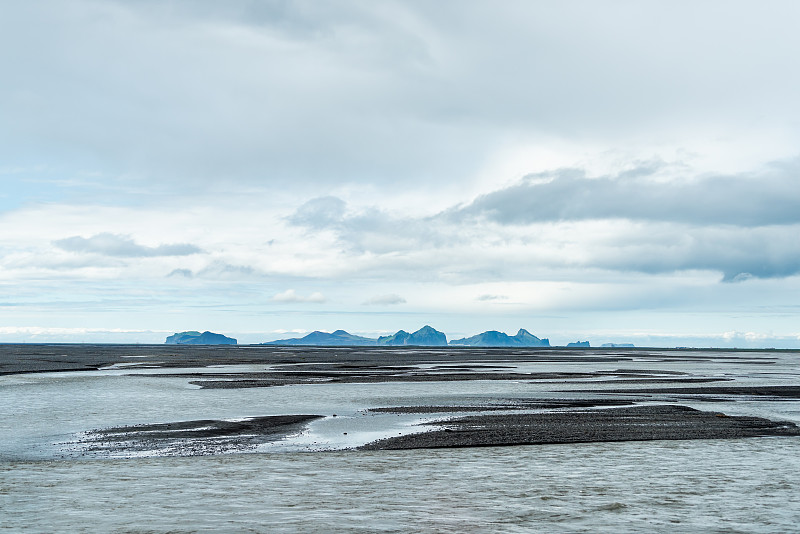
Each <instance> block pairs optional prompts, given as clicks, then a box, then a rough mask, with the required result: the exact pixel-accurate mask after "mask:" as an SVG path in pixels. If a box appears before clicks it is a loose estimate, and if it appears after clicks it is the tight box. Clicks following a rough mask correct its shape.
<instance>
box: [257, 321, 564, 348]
mask: <svg viewBox="0 0 800 534" xmlns="http://www.w3.org/2000/svg"><path fill="white" fill-rule="evenodd" d="M262 345H303V346H316V347H337V346H387V347H396V346H417V347H444V346H447V345H448V342H447V336H445V334H444V333H443V332H439V331H438V330H436V329H435V328H432V327H430V326H428V325H425V326H423V327H422V328H420V329H419V330H417V331H416V332H412V333H408V332H406V331H405V330H399V331H398V332H397V333H395V334H392V335H391V336H381V337H379V338H377V339H375V338H369V337H361V336H355V335H353V334H350V333H348V332H345V331H344V330H336V331H335V332H331V333H328V332H320V331H315V332H311V333H310V334H308V335H306V336H304V337H300V338H290V339H279V340H277V341H269V342H267V343H262ZM449 345H451V346H462V347H549V346H550V341H549V340H548V339H539V338H538V337H536V336H534V335H533V334H531V333H530V332H528V331H527V330H525V329H520V331H519V332H517V334H516V335H514V336H509V335H508V334H505V333H503V332H498V331H496V330H489V331H488V332H483V333H482V334H478V335H475V336H472V337H468V338H462V339H454V340H452V341H450V343H449Z"/></svg>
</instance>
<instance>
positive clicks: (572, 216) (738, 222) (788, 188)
mask: <svg viewBox="0 0 800 534" xmlns="http://www.w3.org/2000/svg"><path fill="white" fill-rule="evenodd" d="M657 170H658V165H647V166H641V167H639V168H636V169H633V170H631V171H628V172H626V173H623V174H621V175H616V176H603V177H597V178H594V177H592V178H590V177H587V176H586V174H585V172H584V171H583V170H581V169H562V170H559V171H555V172H547V173H541V174H535V175H529V176H527V177H526V178H525V179H523V180H522V181H521V182H520V183H518V184H516V185H512V186H510V187H507V188H505V189H501V190H498V191H494V192H491V193H489V194H486V195H483V196H480V197H478V198H477V199H476V200H475V201H474V202H472V203H471V204H470V205H468V206H466V207H463V208H460V209H456V210H452V211H451V212H450V215H453V216H455V217H457V218H458V217H461V216H471V215H481V216H485V217H487V218H489V219H491V220H493V221H496V222H498V223H501V224H528V223H534V222H546V221H569V220H586V219H611V218H622V219H632V220H646V221H672V222H681V223H688V224H698V225H713V224H727V225H735V226H764V225H782V224H794V223H798V222H800V165H798V161H793V162H791V164H790V165H784V166H781V167H777V168H770V169H766V170H765V171H764V172H763V173H759V174H753V175H736V176H710V177H700V178H696V179H692V180H685V181H676V180H670V181H668V182H665V181H660V180H654V179H649V177H650V176H651V175H652V174H653V173H655V171H657Z"/></svg>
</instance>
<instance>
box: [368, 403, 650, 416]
mask: <svg viewBox="0 0 800 534" xmlns="http://www.w3.org/2000/svg"><path fill="white" fill-rule="evenodd" d="M633 404H634V402H633V401H629V400H617V399H559V400H551V399H513V400H509V402H508V403H499V404H495V403H492V404H476V405H472V406H464V405H461V406H386V407H381V408H370V409H368V410H366V411H367V412H374V413H399V414H415V413H419V414H426V413H456V412H496V411H505V410H558V409H567V408H593V407H598V406H631V405H633Z"/></svg>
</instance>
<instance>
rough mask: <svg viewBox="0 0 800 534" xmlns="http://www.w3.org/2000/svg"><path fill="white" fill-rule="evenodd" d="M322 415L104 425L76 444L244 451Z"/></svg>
mask: <svg viewBox="0 0 800 534" xmlns="http://www.w3.org/2000/svg"><path fill="white" fill-rule="evenodd" d="M321 417H323V416H321V415H276V416H265V417H253V418H248V419H244V420H237V421H225V420H216V419H206V420H197V421H181V422H176V423H157V424H149V425H134V426H122V427H113V428H105V429H99V430H92V431H89V432H86V433H85V434H84V435H83V437H82V438H81V439H79V440H78V442H77V445H78V447H79V449H80V450H81V451H82V452H85V453H90V454H91V453H106V454H109V455H113V456H125V455H136V454H143V453H154V454H157V455H158V456H201V455H210V454H224V453H230V452H244V451H246V450H248V449H253V448H255V447H256V446H257V445H260V444H262V443H268V442H270V441H276V440H279V439H282V438H284V437H286V436H288V435H290V434H292V433H295V432H299V431H301V430H302V429H303V428H304V427H305V425H306V423H309V422H311V421H313V420H314V419H319V418H321Z"/></svg>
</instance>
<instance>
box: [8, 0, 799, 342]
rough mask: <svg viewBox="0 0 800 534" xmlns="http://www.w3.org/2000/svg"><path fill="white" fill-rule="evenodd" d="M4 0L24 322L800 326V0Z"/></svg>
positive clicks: (588, 330) (606, 338) (16, 336)
mask: <svg viewBox="0 0 800 534" xmlns="http://www.w3.org/2000/svg"><path fill="white" fill-rule="evenodd" d="M0 9H1V10H2V16H0V80H2V83H0V185H1V187H0V342H26V343H31V342H111V343H117V342H118V343H161V342H163V340H164V338H165V337H166V336H167V335H169V334H171V333H173V332H178V331H184V330H200V331H203V330H211V331H214V332H220V333H224V334H226V335H230V336H233V337H236V338H237V339H239V341H240V343H260V342H264V341H269V340H274V339H280V338H285V337H295V336H297V335H302V334H304V333H306V332H310V331H313V330H323V331H332V330H336V329H345V330H347V331H349V332H351V333H354V334H359V335H368V336H377V335H382V334H387V333H392V332H395V331H397V330H399V329H401V328H402V329H405V330H407V331H414V330H416V329H418V328H420V327H422V326H423V325H425V324H430V325H431V326H433V327H435V328H437V329H438V330H441V331H443V332H445V333H446V334H447V335H448V337H449V338H450V339H452V338H458V337H463V336H469V335H474V334H476V333H479V332H482V331H485V330H501V331H505V332H508V333H509V334H513V333H515V332H516V331H517V330H518V329H519V328H525V329H527V330H529V331H530V332H531V333H533V334H535V335H537V336H539V337H543V338H548V339H550V341H551V343H552V344H554V345H558V344H565V343H567V342H571V341H578V340H589V341H590V342H591V343H592V344H593V345H599V344H601V343H606V342H616V343H634V344H636V345H637V346H665V347H673V346H699V347H705V346H715V347H781V348H799V347H800V321H798V317H799V316H800V99H798V98H797V95H798V94H800V65H798V51H800V32H797V28H796V24H797V20H798V19H800V3H798V2H795V1H792V0H789V1H777V0H775V1H764V2H755V1H749V2H740V1H735V0H733V1H732V0H724V1H709V0H699V1H681V0H678V1H675V0H669V1H666V0H665V1H647V0H645V1H640V0H636V1H634V0H630V1H615V0H609V1H604V2H595V1H571V0H570V1H564V2H549V1H548V2H544V1H542V2H537V1H530V0H525V1H513V0H508V1H504V2H488V1H470V0H458V1H456V0H442V1H437V2H430V1H414V0H406V1H402V2H396V1H391V0H386V1H376V2H372V1H353V2H350V1H337V0H333V1H329V2H318V1H303V0H299V1H282V0H275V1H269V0H264V1H249V0H228V1H226V2H216V1H210V0H208V1H205V0H186V1H155V0H152V1H148V0H143V1H114V0H104V1H90V0H67V1H62V0H53V1H48V0H37V1H24V0H0Z"/></svg>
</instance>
